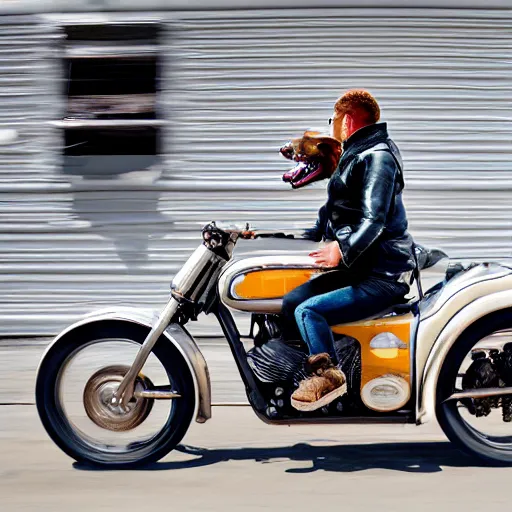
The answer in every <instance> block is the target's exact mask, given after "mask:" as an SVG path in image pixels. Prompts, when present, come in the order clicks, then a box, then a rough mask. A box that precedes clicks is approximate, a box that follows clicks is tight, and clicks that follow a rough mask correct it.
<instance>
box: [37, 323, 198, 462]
mask: <svg viewBox="0 0 512 512" xmlns="http://www.w3.org/2000/svg"><path fill="white" fill-rule="evenodd" d="M148 332H149V330H148V329H147V328H146V327H144V326H140V325H137V324H127V323H119V322H102V323H98V324H92V325H90V326H87V327H85V328H84V329H83V330H80V331H78V332H77V333H74V334H73V336H69V337H67V338H66V339H65V340H63V342H61V343H57V344H55V345H54V346H52V347H51V348H50V349H49V351H48V352H47V353H46V354H45V356H44V358H43V360H42V361H41V365H40V368H39V371H38V374H37V378H36V406H37V410H38V413H39V417H40V418H41V421H42V423H43V426H44V428H45V429H46V431H47V433H48V434H49V436H50V437H51V439H52V440H53V441H54V442H55V443H56V444H57V446H59V448H61V449H62V450H63V451H64V452H65V453H66V454H68V455H69V456H70V457H71V458H73V459H75V460H76V461H77V462H79V463H82V464H85V465H92V466H97V467H98V466H99V467H103V468H110V469H125V468H133V467H138V466H143V465H147V464H149V463H152V462H156V461H158V460H159V459H161V458H162V457H164V456H165V455H166V454H167V453H169V452H170V451H171V450H173V449H174V448H175V447H176V446H177V445H178V443H179V442H180V441H181V439H182V438H183V436H184V435H185V433H186V432H187V430H188V427H189V426H190V424H191V422H192V419H193V414H194V410H195V405H196V399H195V393H194V392H193V390H194V382H193V379H192V375H191V373H190V369H189V367H188V366H187V364H186V362H185V360H184V359H183V356H182V355H181V353H180V352H179V351H178V350H177V349H176V348H175V347H174V346H173V345H172V344H171V343H169V342H168V341H167V340H166V339H164V338H161V339H160V340H158V342H157V343H156V344H155V347H154V348H153V354H154V355H155V356H156V357H157V359H158V360H159V361H160V363H161V365H162V366H163V368H164V370H165V371H166V373H167V376H168V378H169V381H170V382H172V383H173V387H175V388H176V389H177V390H178V391H179V392H181V395H182V396H181V397H180V398H179V399H175V400H174V401H173V404H172V409H171V412H170V413H169V416H168V418H167V420H166V423H165V425H164V426H163V428H161V429H160V431H159V432H158V433H157V434H156V435H155V436H154V437H152V438H150V439H149V440H148V441H147V442H144V443H141V444H140V446H136V447H135V448H134V450H133V451H131V452H129V453H116V452H109V450H108V447H105V448H104V449H102V450H100V449H97V448H95V447H94V446H91V444H90V443H87V442H85V441H84V439H82V438H81V437H80V436H79V435H78V434H77V433H76V431H75V430H74V429H73V427H72V425H71V423H70V421H69V420H68V418H66V416H65V414H64V411H63V409H62V407H61V405H60V403H59V401H58V396H57V395H58V393H57V386H58V379H59V373H60V371H61V368H62V367H63V365H65V364H66V361H67V360H68V358H70V356H71V355H72V354H73V352H75V351H77V350H78V349H80V347H83V346H84V345H86V344H88V343H90V342H91V341H92V340H98V339H101V340H108V339H119V338H123V339H127V340H130V341H133V342H136V343H138V344H142V343H143V341H144V339H145V337H146V335H147V334H148Z"/></svg>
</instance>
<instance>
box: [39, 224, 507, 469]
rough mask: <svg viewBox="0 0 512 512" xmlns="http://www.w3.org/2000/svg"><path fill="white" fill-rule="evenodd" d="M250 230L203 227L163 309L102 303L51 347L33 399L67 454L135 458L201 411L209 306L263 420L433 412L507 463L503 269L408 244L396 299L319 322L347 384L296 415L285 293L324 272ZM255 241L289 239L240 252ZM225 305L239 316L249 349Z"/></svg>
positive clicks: (451, 433) (468, 444) (420, 418)
mask: <svg viewBox="0 0 512 512" xmlns="http://www.w3.org/2000/svg"><path fill="white" fill-rule="evenodd" d="M247 233H249V231H248V230H247V227H246V228H244V229H235V228H230V229H223V228H221V227H219V226H217V225H216V224H215V223H214V222H212V223H210V224H208V225H207V226H205V228H204V229H203V231H202V238H203V240H202V242H201V244H200V245H199V247H198V248H197V249H196V250H195V251H194V252H193V254H192V255H191V256H190V258H189V259H188V261H187V262H186V263H185V265H184V266H183V267H182V269H181V270H180V271H179V272H178V274H177V275H176V276H175V277H174V279H173V280H172V285H171V293H170V298H169V301H168V302H167V304H166V306H165V307H164V308H163V310H162V312H161V313H160V314H157V313H154V314H150V313H147V312H146V311H144V310H141V309H138V308H108V309H105V310H101V311H97V312H94V313H92V314H90V315H88V316H86V317H85V318H83V319H81V320H80V321H78V322H77V323H75V324H73V325H71V326H70V327H68V328H66V329H65V330H64V331H63V332H61V333H60V334H59V335H58V336H57V337H56V338H55V340H54V341H53V342H52V343H51V344H50V346H49V347H48V348H47V350H46V352H45V354H44V356H43V358H42V360H41V363H40V366H39V369H38V373H37V379H36V402H37V409H38V412H39V416H40V418H41V421H42V423H43V425H44V427H45V429H46V431H47V432H48V434H49V435H50V437H51V438H52V439H53V440H54V441H55V443H56V444H57V445H58V446H59V447H60V448H61V449H62V450H63V451H64V452H65V453H67V454H68V455H69V456H70V457H72V458H73V459H75V460H77V461H80V462H83V463H89V464H94V465H99V466H103V467H114V468H119V467H133V466H137V465H143V464H147V463H150V462H154V461H157V460H158V459H160V458H161V457H163V456H164V455H166V454H167V453H168V452H170V451H171V450H172V449H174V448H175V447H176V446H177V445H178V443H179V442H180V441H181V439H182V438H183V436H184V435H185V433H186V432H187V429H188V428H189V426H190V424H191V422H192V421H194V420H195V421H196V422H198V423H204V422H205V421H207V420H208V419H210V417H211V389H210V377H209V373H208V367H207V364H206V361H205V359H204V357H203V355H202V353H201V351H200V349H199V348H198V345H197V343H196V342H195V340H194V339H193V337H192V336H191V335H190V334H189V332H188V331H187V328H186V326H187V323H188V322H189V321H193V320H195V319H197V317H198V315H199V314H200V313H206V314H212V315H214V316H215V317H216V318H217V320H218V322H219V324H220V327H221V328H222V331H223V333H224V336H225V338H226V342H227V344H228V345H229V347H230V349H231V352H232V355H233V358H234V360H235V362H236V365H237V367H238V370H239V372H240V376H241V378H242V380H243V383H244V385H245V388H246V391H247V398H248V401H249V404H250V406H251V407H252V409H253V410H254V412H255V413H256V415H257V416H258V417H259V418H260V419H261V420H263V421H264V422H266V423H269V424H296V423H304V422H306V423H324V422H333V423H353V422H357V423H368V424H370V423H375V422H378V423H413V424H417V425H420V424H423V423H426V422H428V421H431V420H432V419H433V418H434V417H437V420H438V422H439V424H440V425H441V427H442V429H443V430H444V432H445V433H446V435H447V436H448V438H449V439H450V440H451V441H452V442H454V443H455V444H456V445H457V446H459V447H461V448H463V449H464V450H466V451H467V452H469V453H471V454H472V455H475V456H477V457H480V458H483V459H486V460H488V461H489V460H490V461H494V462H500V463H503V462H505V463H510V462H512V436H510V434H509V431H508V427H509V423H510V421H511V420H512V336H511V333H512V267H507V266H504V265H501V264H498V263H482V264H476V263H472V264H469V265H463V264H461V263H457V262H452V261H450V259H449V258H448V257H447V255H446V254H445V253H443V252H442V251H436V250H433V251H431V250H427V249H424V248H422V247H418V248H417V250H416V255H417V259H418V269H420V271H419V272H418V273H417V274H416V275H415V281H414V282H415V285H414V286H411V290H412V289H414V290H415V291H414V293H413V297H411V298H410V300H409V302H407V303H404V304H399V305H397V306H395V307H392V308H390V309H388V310H386V311H382V312H381V313H380V314H379V315H377V316H376V317H373V318H365V319H363V320H361V321H358V322H353V323H350V324H344V325H338V326H334V327H332V330H333V333H334V335H335V348H336V354H337V356H338V360H339V365H340V368H341V369H342V370H343V372H344V373H345V375H346V378H347V392H346V393H345V394H344V395H342V396H340V397H339V398H337V399H336V400H335V401H333V402H331V403H330V404H329V405H327V406H325V407H322V408H321V409H318V410H315V411H298V410H296V409H294V408H293V407H291V406H290V396H291V394H292V393H293V391H294V389H296V386H297V384H298V382H299V381H300V380H301V379H302V378H304V376H305V375H306V371H305V361H306V359H307V355H308V354H307V350H306V347H305V346H304V345H303V344H302V345H301V344H300V343H299V342H298V343H296V344H294V343H287V342H283V340H282V339H280V334H279V333H280V322H281V316H280V309H281V302H282V297H283V296H284V294H286V293H287V292H289V291H290V290H292V289H293V288H295V287H296V286H298V285H300V284H302V283H304V282H306V281H307V280H308V279H314V278H315V276H317V275H319V274H320V273H322V272H326V271H328V270H325V269H322V268H319V267H318V266H316V265H315V262H314V260H313V259H312V258H310V257H309V256H308V254H309V250H310V249H311V242H310V241H307V240H302V239H298V238H293V237H292V236H290V235H288V234H283V233H274V234H272V233H263V232H260V233H258V232H255V233H254V232H253V233H251V235H250V236H249V237H248V235H247ZM268 238H273V240H275V241H276V243H277V242H281V243H284V244H285V245H286V244H287V247H286V250H283V252H282V253H279V252H278V251H276V250H275V249H274V250H272V251H269V252H268V253H267V254H264V255H258V256H251V252H252V253H253V254H254V253H255V252H257V250H258V249H259V247H260V245H258V244H261V243H262V241H265V239H268ZM266 242H267V243H268V240H266ZM242 245H243V246H244V247H245V249H246V251H245V252H244V250H242V252H241V254H242V257H239V256H238V257H237V253H238V250H237V251H235V246H237V248H238V247H240V246H242ZM252 248H254V250H252ZM247 252H249V257H246V254H247ZM276 252H277V253H276ZM290 253H291V254H290ZM423 290H425V291H424V292H423ZM233 311H237V312H245V313H246V314H249V315H250V316H251V329H250V332H249V335H248V337H249V338H250V340H251V342H252V343H251V345H252V346H251V347H250V348H249V349H248V350H246V348H245V346H244V343H243V341H242V336H241V334H240V331H239V328H238V326H237V324H236V322H235V320H234V317H233V314H232V312H233ZM109 360H112V364H110V363H109ZM495 410H496V411H501V415H500V414H499V412H498V413H496V412H495ZM491 413H492V414H491ZM499 416H501V420H500V419H499ZM496 420H498V421H496Z"/></svg>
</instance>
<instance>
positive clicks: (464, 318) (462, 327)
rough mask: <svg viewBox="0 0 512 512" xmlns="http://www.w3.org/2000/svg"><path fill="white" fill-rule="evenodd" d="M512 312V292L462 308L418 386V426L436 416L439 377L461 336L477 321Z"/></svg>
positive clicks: (438, 343)
mask: <svg viewBox="0 0 512 512" xmlns="http://www.w3.org/2000/svg"><path fill="white" fill-rule="evenodd" d="M510 308H512V289H508V290H503V291H501V292H497V293H491V294H489V295H486V296H484V297H480V298H479V299H477V300H475V301H473V302H471V303H470V304H468V305H467V306H465V307H464V308H462V309H461V310H460V311H459V312H458V313H457V314H456V315H455V316H453V317H452V319H451V320H450V321H449V322H448V323H447V324H446V325H445V327H444V328H443V330H442V331H441V333H440V334H439V336H438V338H437V339H436V342H435V344H434V346H433V347H432V350H431V352H430V354H429V356H428V359H427V362H426V365H425V369H424V371H423V374H422V378H421V380H420V383H419V401H418V409H417V412H416V418H417V423H418V424H420V423H426V422H428V421H430V420H432V419H433V418H434V416H435V408H436V389H437V382H438V379H439V374H440V372H441V368H442V366H443V363H444V361H445V359H446V356H447V355H448V353H449V351H450V350H451V349H452V347H453V346H454V345H455V344H456V342H457V340H458V339H459V337H460V336H461V334H462V333H463V332H464V331H466V330H467V329H470V328H471V325H472V324H474V323H475V322H476V321H477V320H480V319H481V318H484V317H486V316H487V315H490V314H491V313H495V312H498V311H503V310H509V309H510Z"/></svg>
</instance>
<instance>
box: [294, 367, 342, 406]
mask: <svg viewBox="0 0 512 512" xmlns="http://www.w3.org/2000/svg"><path fill="white" fill-rule="evenodd" d="M320 370H321V371H322V375H313V377H309V378H307V379H304V380H303V381H302V382H301V383H300V384H299V387H298V388H297V389H296V390H295V392H294V393H293V395H292V397H291V404H292V406H293V407H294V408H295V409H297V410H299V411H315V410H316V409H320V408H321V407H324V406H326V405H328V404H330V403H331V402H332V401H333V400H335V399H336V398H338V397H340V396H342V395H344V394H345V393H346V392H347V379H346V378H345V374H344V373H343V372H342V371H341V370H338V368H334V367H333V368H327V369H324V368H321V369H320Z"/></svg>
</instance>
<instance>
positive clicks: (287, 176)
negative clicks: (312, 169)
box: [283, 162, 307, 182]
mask: <svg viewBox="0 0 512 512" xmlns="http://www.w3.org/2000/svg"><path fill="white" fill-rule="evenodd" d="M306 167H307V163H306V162H299V163H298V164H297V165H296V166H295V167H294V168H293V169H291V170H289V171H288V172H285V173H284V174H283V181H286V182H293V180H294V179H295V178H296V177H297V176H298V175H299V174H300V173H301V172H302V171H303V170H304V169H305V168H306Z"/></svg>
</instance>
